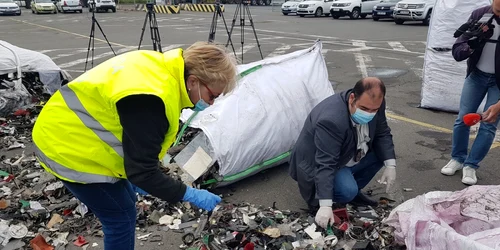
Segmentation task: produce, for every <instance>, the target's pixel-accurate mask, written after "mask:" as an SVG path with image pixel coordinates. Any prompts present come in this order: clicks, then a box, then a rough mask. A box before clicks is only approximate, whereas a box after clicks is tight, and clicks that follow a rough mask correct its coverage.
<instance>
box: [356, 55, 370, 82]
mask: <svg viewBox="0 0 500 250" xmlns="http://www.w3.org/2000/svg"><path fill="white" fill-rule="evenodd" d="M354 58H355V60H356V64H357V65H356V66H357V67H358V70H359V72H360V73H361V76H362V77H363V78H364V77H368V69H367V68H368V67H369V66H370V65H369V63H371V61H372V59H371V57H370V56H368V55H364V54H362V53H359V52H357V53H354Z"/></svg>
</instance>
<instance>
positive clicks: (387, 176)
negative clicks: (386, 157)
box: [378, 166, 396, 192]
mask: <svg viewBox="0 0 500 250" xmlns="http://www.w3.org/2000/svg"><path fill="white" fill-rule="evenodd" d="M395 181H396V167H395V166H387V167H385V170H384V173H383V174H382V178H380V180H379V181H378V182H379V183H382V184H387V188H386V192H389V189H390V188H391V187H392V185H394V182H395Z"/></svg>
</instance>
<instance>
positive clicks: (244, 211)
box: [0, 103, 405, 250]
mask: <svg viewBox="0 0 500 250" xmlns="http://www.w3.org/2000/svg"><path fill="white" fill-rule="evenodd" d="M42 104H43V103H42ZM41 107H42V105H41V104H40V105H34V106H32V107H31V108H28V109H20V110H17V111H16V112H14V113H13V114H10V115H8V116H6V117H4V118H0V135H1V140H0V150H1V151H2V156H1V157H0V176H1V178H2V180H0V249H65V247H66V246H67V245H68V244H72V245H76V246H83V247H85V246H96V245H97V243H92V242H89V241H87V240H86V237H88V236H98V237H102V236H103V232H102V226H101V224H100V223H99V221H98V220H97V219H96V217H95V216H94V215H93V214H92V211H90V210H89V209H88V208H87V207H86V206H85V204H83V203H81V202H79V201H78V200H77V199H76V198H75V197H73V195H72V194H71V193H70V192H69V191H68V190H67V189H66V188H65V187H64V186H63V184H62V183H61V182H60V181H57V180H56V179H55V177H54V176H53V175H51V174H49V173H47V172H46V171H44V170H43V169H42V168H41V166H40V165H39V164H38V163H37V162H36V159H35V156H34V154H33V153H27V151H29V147H30V144H31V143H32V141H31V130H32V127H33V124H34V121H35V120H36V116H37V114H38V113H39V112H40V110H41ZM199 134H200V130H197V129H192V128H191V129H187V130H186V132H185V133H184V134H183V136H182V138H180V141H179V143H178V144H177V146H176V147H173V148H171V149H170V151H169V153H171V154H172V155H175V154H176V152H177V153H178V152H179V151H180V150H179V149H182V148H184V147H185V146H186V145H187V144H188V143H189V142H190V140H192V139H193V138H194V137H195V136H197V135H199ZM14 149H17V150H18V151H19V152H21V153H19V154H16V155H12V154H11V150H14ZM4 154H6V155H8V154H10V155H11V156H10V157H7V156H6V155H4ZM212 169H213V170H211V171H208V172H207V173H206V174H205V176H204V177H202V178H200V179H201V180H203V179H204V178H216V177H215V176H216V170H217V164H216V163H215V164H214V166H212ZM163 171H164V172H165V173H167V174H169V175H170V176H173V177H174V178H178V179H180V180H183V181H185V182H189V181H188V178H187V177H186V174H185V173H183V171H182V169H181V168H180V167H179V166H178V165H177V164H175V163H174V164H166V165H165V167H164V168H163ZM188 184H192V185H194V186H197V187H199V186H200V183H199V182H191V183H188ZM137 192H138V202H137V228H138V230H139V231H137V240H138V241H139V242H140V244H143V241H148V242H153V243H155V244H158V245H160V246H161V245H163V244H164V241H163V238H162V235H161V234H159V232H165V231H172V232H175V233H178V235H179V237H180V238H182V241H183V242H184V244H182V245H181V246H179V248H180V249H244V250H250V249H280V250H281V249H285V250H288V249H346V250H347V249H405V248H404V246H396V245H395V243H394V237H393V234H392V232H393V228H391V227H389V226H386V225H383V224H382V223H381V221H382V219H383V218H385V217H387V216H388V215H389V212H390V211H391V209H392V207H393V204H392V200H390V199H386V198H382V199H381V200H380V204H379V206H378V207H377V208H372V207H369V206H367V207H353V206H349V205H347V206H346V207H345V208H338V209H336V210H335V211H334V213H335V215H336V221H335V223H334V224H333V225H331V227H329V228H328V229H326V230H325V229H322V228H320V227H317V226H316V224H315V223H314V216H311V215H309V214H308V213H304V212H302V213H301V212H294V211H289V210H287V209H286V208H278V207H277V206H276V204H273V206H272V207H262V206H256V205H253V204H247V203H243V204H231V203H224V202H223V203H221V204H220V205H219V206H218V207H217V208H216V209H215V210H214V211H213V212H212V213H208V214H207V213H206V212H202V211H201V210H199V209H197V208H196V207H194V206H192V205H191V204H189V203H187V202H182V203H177V204H168V203H166V202H165V201H162V200H160V199H157V198H155V197H152V196H150V195H147V194H146V193H143V191H141V190H137ZM223 198H224V197H223ZM165 240H166V239H165ZM2 247H3V248H2ZM44 247H45V248H44ZM51 247H52V248H51Z"/></svg>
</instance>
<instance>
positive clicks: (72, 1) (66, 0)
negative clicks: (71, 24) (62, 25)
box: [54, 0, 83, 13]
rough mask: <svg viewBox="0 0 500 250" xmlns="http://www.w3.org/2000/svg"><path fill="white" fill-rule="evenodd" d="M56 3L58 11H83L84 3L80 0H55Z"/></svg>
mask: <svg viewBox="0 0 500 250" xmlns="http://www.w3.org/2000/svg"><path fill="white" fill-rule="evenodd" d="M54 1H55V4H56V8H57V11H58V12H59V13H61V12H62V13H66V12H68V11H71V12H80V13H82V12H83V7H82V4H81V3H80V0H54Z"/></svg>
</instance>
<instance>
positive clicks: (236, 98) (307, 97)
mask: <svg viewBox="0 0 500 250" xmlns="http://www.w3.org/2000/svg"><path fill="white" fill-rule="evenodd" d="M321 48H322V44H321V42H319V41H318V42H316V43H315V44H314V45H313V46H312V47H311V48H308V49H304V50H300V51H296V52H293V53H290V54H285V55H282V56H278V57H273V58H266V59H264V60H261V61H257V62H254V63H250V64H245V65H239V66H238V71H239V72H240V73H241V72H244V71H245V70H247V69H251V68H253V67H255V66H258V65H262V68H259V69H257V70H256V71H255V72H253V73H250V74H248V75H246V76H244V77H243V78H241V79H240V80H239V81H238V84H237V87H236V89H235V90H234V91H233V92H232V93H231V95H226V96H222V97H220V98H219V99H217V100H216V102H215V103H214V105H212V106H211V107H209V108H207V109H206V110H204V111H203V112H200V113H198V115H197V116H196V117H195V118H194V119H193V120H192V121H191V123H190V126H191V127H195V128H200V129H202V130H203V132H204V133H205V134H206V135H207V137H208V139H209V141H210V144H211V146H212V148H213V149H214V152H211V155H212V153H213V155H214V156H215V159H216V160H217V161H218V163H219V166H220V169H219V174H220V175H221V176H223V177H224V176H227V175H233V174H237V173H240V172H242V171H244V170H247V169H248V168H249V167H251V166H253V165H255V164H259V163H262V162H263V161H266V160H269V159H272V158H274V157H277V156H278V155H281V154H283V153H285V152H287V151H289V150H290V149H291V148H292V147H293V145H294V144H295V142H296V140H297V138H298V136H299V133H300V131H301V129H302V127H303V124H304V121H305V119H306V117H307V115H308V114H309V112H310V111H311V110H312V108H313V107H314V106H315V105H316V104H318V103H319V102H320V101H322V100H323V99H325V98H326V97H328V96H330V95H332V94H333V93H334V91H333V88H332V85H331V83H330V81H329V80H328V72H327V68H326V63H325V61H324V59H323V57H322V55H321ZM192 113H193V111H192V110H189V109H188V110H184V111H183V113H182V116H181V120H182V121H184V122H185V121H186V120H187V119H188V118H189V117H190V115H191V114H192Z"/></svg>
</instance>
